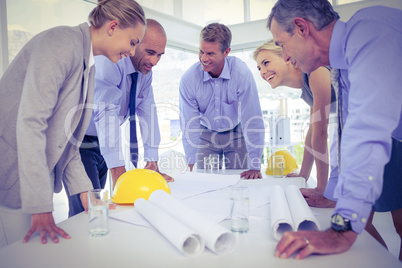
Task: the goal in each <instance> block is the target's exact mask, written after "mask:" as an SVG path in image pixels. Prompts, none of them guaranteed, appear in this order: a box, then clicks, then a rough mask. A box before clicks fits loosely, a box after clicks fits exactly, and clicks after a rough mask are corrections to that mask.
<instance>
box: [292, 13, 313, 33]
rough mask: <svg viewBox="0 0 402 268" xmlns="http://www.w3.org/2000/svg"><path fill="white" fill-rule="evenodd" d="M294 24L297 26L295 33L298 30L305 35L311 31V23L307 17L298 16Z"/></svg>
mask: <svg viewBox="0 0 402 268" xmlns="http://www.w3.org/2000/svg"><path fill="white" fill-rule="evenodd" d="M293 24H294V26H295V28H294V32H295V33H296V32H297V33H299V34H300V35H302V36H305V35H307V34H308V33H309V25H308V23H307V21H306V20H305V19H303V18H299V17H296V18H294V20H293Z"/></svg>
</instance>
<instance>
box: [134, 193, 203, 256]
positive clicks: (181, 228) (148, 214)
mask: <svg viewBox="0 0 402 268" xmlns="http://www.w3.org/2000/svg"><path fill="white" fill-rule="evenodd" d="M134 206H135V208H136V209H137V210H138V212H139V213H140V214H141V215H142V216H143V217H144V218H145V219H147V221H148V222H149V223H150V224H152V226H153V227H154V228H155V229H156V230H158V231H159V232H160V233H161V234H162V235H163V236H164V237H165V238H166V239H167V240H169V242H170V243H172V244H173V245H174V246H175V247H176V248H177V249H178V250H179V251H181V252H182V253H183V254H184V255H186V256H195V255H197V254H199V253H200V252H203V251H204V248H205V243H204V241H203V240H202V238H201V237H200V236H199V235H198V234H196V233H195V232H194V231H193V230H192V229H190V228H189V227H187V226H186V225H184V224H183V223H181V222H180V221H178V220H177V219H175V218H174V217H172V216H171V215H169V214H168V213H166V212H165V211H163V209H160V208H158V207H157V206H155V204H153V203H151V202H148V201H146V200H145V199H143V198H139V199H137V200H136V201H135V203H134Z"/></svg>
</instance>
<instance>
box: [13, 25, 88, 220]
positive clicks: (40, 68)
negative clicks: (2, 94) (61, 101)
mask: <svg viewBox="0 0 402 268" xmlns="http://www.w3.org/2000/svg"><path fill="white" fill-rule="evenodd" d="M63 33H65V32H64V31H59V32H57V30H54V29H53V30H49V31H48V32H47V33H43V36H41V37H37V39H36V40H35V42H36V43H35V44H31V47H30V49H31V51H30V60H29V62H28V66H27V67H26V68H27V71H26V75H25V77H24V78H21V79H24V86H23V90H22V95H21V101H20V108H19V112H18V116H17V122H16V129H17V133H16V136H17V152H18V169H19V175H20V184H21V202H22V211H23V212H24V213H42V212H49V211H52V210H53V202H52V200H53V198H52V197H53V188H54V174H52V173H51V171H50V170H49V166H48V162H49V161H48V157H49V156H48V155H47V154H46V146H47V140H48V139H49V137H48V136H47V129H48V121H49V119H50V118H51V117H52V116H53V113H54V108H55V106H56V104H57V102H58V95H59V92H60V91H61V90H67V89H63V83H64V82H65V80H66V79H68V77H69V76H70V75H73V74H75V73H76V72H79V71H80V68H81V66H82V61H81V60H82V53H83V52H82V50H79V49H77V48H76V46H77V45H78V44H77V43H78V41H77V39H74V38H71V39H70V37H71V35H68V34H65V35H64V34H63ZM60 42H68V43H70V44H71V45H69V46H63V49H61V50H60ZM81 47H82V44H81ZM44 59H46V60H44ZM66 108H68V107H66ZM60 149H61V148H60Z"/></svg>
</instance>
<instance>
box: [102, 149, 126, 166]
mask: <svg viewBox="0 0 402 268" xmlns="http://www.w3.org/2000/svg"><path fill="white" fill-rule="evenodd" d="M102 156H103V158H104V159H105V162H106V165H107V168H108V169H111V168H115V167H122V166H125V162H124V158H123V156H122V155H121V154H120V153H119V152H114V153H109V154H104V155H102Z"/></svg>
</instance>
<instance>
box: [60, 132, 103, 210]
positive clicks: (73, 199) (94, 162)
mask: <svg viewBox="0 0 402 268" xmlns="http://www.w3.org/2000/svg"><path fill="white" fill-rule="evenodd" d="M80 154H81V161H82V163H83V164H84V167H85V171H86V172H87V174H88V177H89V178H90V179H91V181H92V185H93V187H94V189H103V188H104V187H105V184H106V178H107V170H108V168H107V166H106V162H105V160H104V159H103V156H102V155H101V152H100V149H99V142H98V137H96V136H88V135H85V137H84V140H83V141H82V144H81V147H80ZM65 188H66V193H67V197H68V206H69V212H68V217H72V216H74V215H76V214H78V213H80V212H82V211H84V207H83V206H82V203H81V199H80V194H76V195H72V196H71V195H70V193H69V192H68V189H67V187H65Z"/></svg>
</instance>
